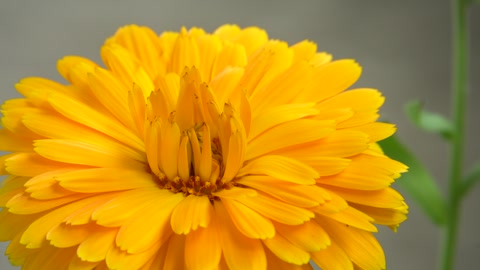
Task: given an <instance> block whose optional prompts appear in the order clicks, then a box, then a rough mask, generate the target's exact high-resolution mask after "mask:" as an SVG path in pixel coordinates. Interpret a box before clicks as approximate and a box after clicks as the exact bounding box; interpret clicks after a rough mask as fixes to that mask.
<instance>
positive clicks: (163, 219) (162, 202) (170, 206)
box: [116, 190, 184, 253]
mask: <svg viewBox="0 0 480 270" xmlns="http://www.w3.org/2000/svg"><path fill="white" fill-rule="evenodd" d="M160 191H164V190H160ZM165 192H166V194H165V193H164V192H162V193H160V192H159V193H160V194H159V196H158V197H157V198H154V199H152V200H150V202H149V204H147V205H146V206H145V207H143V208H142V209H139V211H138V212H137V213H135V214H133V215H132V216H131V217H130V219H129V220H128V221H127V222H125V223H124V224H123V225H122V227H121V228H120V231H119V232H118V235H117V238H116V243H117V246H118V247H119V248H120V249H122V250H125V251H127V252H128V253H140V252H143V251H146V250H147V249H149V248H150V247H152V246H153V245H154V244H155V243H157V242H158V241H164V240H166V238H167V237H168V236H169V235H170V232H171V228H170V216H171V214H172V212H173V210H174V209H175V207H176V206H177V205H178V204H179V203H180V202H181V201H182V200H183V199H184V197H183V194H182V193H177V194H172V193H170V192H169V191H165Z"/></svg>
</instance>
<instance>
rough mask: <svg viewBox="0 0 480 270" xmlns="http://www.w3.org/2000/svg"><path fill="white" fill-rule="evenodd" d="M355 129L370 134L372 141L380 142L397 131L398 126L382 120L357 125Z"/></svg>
mask: <svg viewBox="0 0 480 270" xmlns="http://www.w3.org/2000/svg"><path fill="white" fill-rule="evenodd" d="M353 129H354V130H358V131H361V132H365V133H366V134H368V137H369V139H370V142H378V141H381V140H383V139H385V138H388V137H390V136H391V135H393V133H395V131H396V130H397V128H396V127H395V125H393V124H389V123H380V122H374V123H369V124H365V125H361V126H356V127H354V128H353Z"/></svg>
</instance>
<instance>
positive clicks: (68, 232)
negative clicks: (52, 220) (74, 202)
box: [47, 223, 94, 248]
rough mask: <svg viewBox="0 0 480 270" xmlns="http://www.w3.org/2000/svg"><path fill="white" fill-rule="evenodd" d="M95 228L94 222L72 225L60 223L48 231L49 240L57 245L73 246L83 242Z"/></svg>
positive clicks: (63, 246)
mask: <svg viewBox="0 0 480 270" xmlns="http://www.w3.org/2000/svg"><path fill="white" fill-rule="evenodd" d="M93 228H94V226H93V225H92V224H88V225H75V226H72V225H68V224H65V223H60V224H58V225H57V226H55V227H53V228H52V229H51V230H50V231H48V233H47V240H49V241H50V245H52V246H55V247H59V248H66V247H73V246H76V245H78V244H80V243H81V242H83V241H84V240H85V239H86V238H87V237H88V235H90V233H92V231H93V230H92V229H93Z"/></svg>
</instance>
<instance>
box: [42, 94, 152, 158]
mask: <svg viewBox="0 0 480 270" xmlns="http://www.w3.org/2000/svg"><path fill="white" fill-rule="evenodd" d="M48 101H49V103H50V104H51V105H52V107H54V108H55V110H57V111H58V112H59V113H61V114H62V115H64V116H65V117H67V118H69V119H71V120H73V121H75V122H78V123H80V124H83V125H85V126H89V127H91V128H93V129H96V130H98V131H100V132H103V133H105V134H107V135H109V136H111V137H113V138H115V139H117V140H119V141H121V142H123V143H125V144H127V145H129V146H131V147H133V148H135V149H138V150H140V151H142V152H145V145H144V143H143V142H142V141H141V140H140V138H138V137H137V136H136V135H135V134H134V133H132V132H131V131H130V130H129V129H128V128H127V127H125V126H123V125H122V124H121V123H119V122H118V121H116V120H115V119H112V118H111V117H108V116H106V115H104V114H102V113H100V112H98V111H95V110H94V109H92V108H90V107H89V106H87V105H86V104H83V103H81V102H79V101H77V100H74V99H72V98H70V97H67V96H64V95H58V94H57V95H51V97H50V98H49V99H48Z"/></svg>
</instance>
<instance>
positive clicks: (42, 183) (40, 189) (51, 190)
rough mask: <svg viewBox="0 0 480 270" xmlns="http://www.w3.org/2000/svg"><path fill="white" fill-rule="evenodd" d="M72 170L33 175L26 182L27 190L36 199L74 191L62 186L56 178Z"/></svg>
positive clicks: (63, 194) (62, 195) (49, 197)
mask: <svg viewBox="0 0 480 270" xmlns="http://www.w3.org/2000/svg"><path fill="white" fill-rule="evenodd" d="M69 171H71V170H68V169H67V170H58V171H50V172H47V173H43V174H40V175H37V176H35V177H32V178H31V179H30V180H28V182H27V183H25V187H26V189H25V191H26V192H28V193H30V196H31V197H32V198H35V199H43V200H45V199H55V198H60V197H64V196H68V195H72V194H73V193H74V192H72V191H69V190H66V189H64V188H62V187H61V186H60V185H59V184H58V182H57V181H56V180H55V177H56V176H57V175H60V174H62V173H65V172H69Z"/></svg>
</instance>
